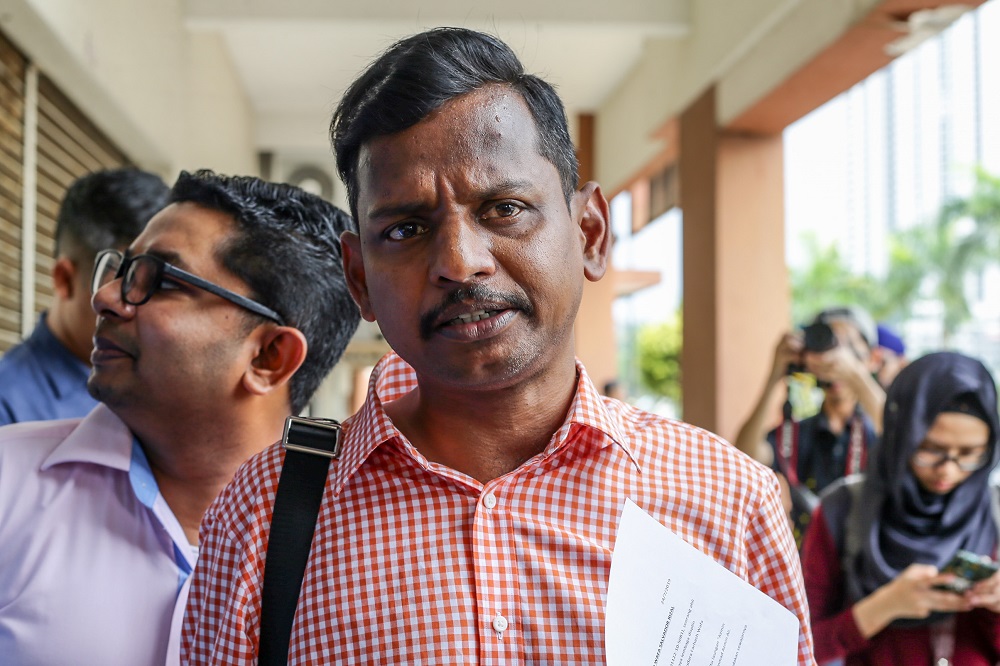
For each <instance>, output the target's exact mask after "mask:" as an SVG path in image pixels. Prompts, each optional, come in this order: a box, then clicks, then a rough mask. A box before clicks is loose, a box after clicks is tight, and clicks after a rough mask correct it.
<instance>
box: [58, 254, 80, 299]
mask: <svg viewBox="0 0 1000 666" xmlns="http://www.w3.org/2000/svg"><path fill="white" fill-rule="evenodd" d="M77 271H78V268H77V265H76V264H75V263H74V262H73V260H72V259H70V258H69V257H65V256H64V257H59V258H58V259H56V263H55V264H53V265H52V287H53V289H54V290H55V292H56V296H57V297H58V298H59V300H62V301H68V300H70V299H71V298H73V294H74V292H75V290H76V288H77V284H76V274H77Z"/></svg>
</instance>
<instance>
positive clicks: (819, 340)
mask: <svg viewBox="0 0 1000 666" xmlns="http://www.w3.org/2000/svg"><path fill="white" fill-rule="evenodd" d="M802 337H803V348H804V349H805V350H806V351H809V352H825V351H830V350H831V349H833V348H834V347H836V346H837V335H836V334H835V333H834V332H833V329H832V328H830V325H829V324H826V323H823V322H821V321H818V322H815V323H813V324H809V325H808V326H806V327H805V328H803V329H802Z"/></svg>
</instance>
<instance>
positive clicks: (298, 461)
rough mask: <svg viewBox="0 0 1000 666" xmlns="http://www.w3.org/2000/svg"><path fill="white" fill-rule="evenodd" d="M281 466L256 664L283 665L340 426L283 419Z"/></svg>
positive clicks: (336, 451) (337, 449)
mask: <svg viewBox="0 0 1000 666" xmlns="http://www.w3.org/2000/svg"><path fill="white" fill-rule="evenodd" d="M281 444H282V446H284V447H285V462H284V464H283V465H282V467H281V476H280V477H279V479H278V490H277V492H276V494H275V498H274V509H273V512H272V514H271V530H270V536H269V537H268V541H267V558H266V559H265V561H264V584H263V589H262V591H261V602H260V645H259V646H258V650H257V663H258V664H259V665H260V666H279V665H280V666H284V664H286V663H287V662H288V643H289V641H290V640H291V636H292V622H293V621H294V620H295V608H296V607H297V606H298V603H299V590H300V589H301V587H302V576H303V575H304V574H305V571H306V563H307V562H308V561H309V550H310V548H311V547H312V539H313V532H314V531H315V529H316V518H317V516H318V515H319V506H320V503H321V502H322V500H323V488H324V487H325V486H326V477H327V473H328V472H329V470H330V461H331V460H336V459H337V458H339V457H340V424H339V423H338V422H337V421H333V420H331V419H307V418H302V417H299V416H289V417H288V418H287V419H286V420H285V434H284V436H283V437H282V438H281Z"/></svg>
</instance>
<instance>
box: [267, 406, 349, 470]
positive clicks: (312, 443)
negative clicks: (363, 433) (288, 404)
mask: <svg viewBox="0 0 1000 666" xmlns="http://www.w3.org/2000/svg"><path fill="white" fill-rule="evenodd" d="M340 432H341V426H340V422H339V421H335V420H334V419H314V418H306V417H304V416H289V417H288V418H286V419H285V432H284V434H283V435H282V436H281V445H282V446H284V447H285V448H286V449H287V450H289V451H298V452H299V453H308V454H311V455H314V456H323V457H324V458H332V459H334V460H338V459H339V458H340Z"/></svg>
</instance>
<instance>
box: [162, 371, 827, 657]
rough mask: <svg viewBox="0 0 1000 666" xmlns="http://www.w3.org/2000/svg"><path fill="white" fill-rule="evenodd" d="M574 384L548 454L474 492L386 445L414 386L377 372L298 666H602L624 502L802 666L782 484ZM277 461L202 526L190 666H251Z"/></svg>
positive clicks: (349, 441) (258, 470)
mask: <svg viewBox="0 0 1000 666" xmlns="http://www.w3.org/2000/svg"><path fill="white" fill-rule="evenodd" d="M577 369H578V378H579V379H578V386H577V391H576V395H575V398H574V400H573V402H572V405H571V407H570V411H569V413H568V415H567V418H566V420H565V422H564V423H563V425H562V427H561V428H560V429H559V430H558V431H556V432H555V434H553V436H552V439H551V441H550V442H549V444H548V446H547V447H546V449H545V450H544V451H543V452H542V453H540V454H539V455H537V456H535V457H534V458H532V459H530V460H528V461H526V462H525V463H524V464H522V465H521V466H520V467H519V468H518V469H516V470H514V471H513V472H510V473H509V474H506V475H504V476H502V477H500V478H498V479H494V480H492V481H490V482H489V483H487V484H485V485H484V484H482V483H480V482H479V481H477V480H475V479H473V478H471V477H468V476H466V475H464V474H461V473H459V472H456V471H455V470H452V469H450V468H448V467H445V466H443V465H440V464H436V463H432V462H429V461H428V460H427V459H426V458H425V457H424V456H423V455H421V454H420V453H419V452H418V451H417V450H416V449H415V448H414V447H413V446H412V445H411V444H410V443H409V442H408V441H407V440H406V438H405V437H404V436H403V435H402V434H401V433H400V432H399V431H398V430H396V428H395V427H394V426H393V424H392V422H391V421H390V419H389V418H388V417H387V416H386V414H385V412H384V411H383V408H382V405H383V404H384V403H386V402H389V401H391V400H394V399H396V398H399V397H400V396H402V395H404V394H405V393H406V392H408V391H410V390H411V389H413V388H415V386H416V376H415V374H414V373H413V371H412V369H410V368H409V366H407V365H406V364H405V363H404V362H403V361H402V360H401V359H400V358H399V357H398V356H395V355H394V354H390V355H389V356H387V357H385V358H384V359H383V360H382V361H381V362H380V363H379V365H378V366H377V367H376V369H375V372H374V374H373V375H372V380H371V384H370V387H369V395H368V398H367V401H366V403H365V405H364V407H363V408H362V409H361V410H360V411H359V412H358V413H357V414H356V415H355V416H353V417H351V418H350V419H348V420H347V421H346V422H345V423H344V432H343V437H344V440H343V442H344V444H343V453H342V455H341V458H340V459H339V460H336V461H334V462H333V463H332V466H331V469H330V474H329V477H328V479H327V484H326V489H325V494H324V498H323V504H322V506H321V508H320V512H319V518H318V523H317V528H316V535H315V537H314V539H313V548H312V552H311V555H310V560H309V564H308V566H307V568H306V572H305V577H304V580H303V585H302V590H301V595H300V597H299V606H298V611H297V615H296V619H295V624H294V626H293V628H292V637H291V648H290V652H289V664H335V663H336V664H376V663H383V664H488V665H494V664H603V663H604V606H605V599H606V593H607V584H608V574H609V571H610V567H611V554H612V549H613V548H614V543H615V535H616V529H617V524H618V517H619V514H620V511H621V507H622V503H623V501H624V500H625V499H626V498H631V499H632V500H633V501H635V502H636V503H637V504H638V505H639V506H640V507H642V508H643V509H645V510H646V511H647V512H649V513H650V514H652V515H653V516H654V517H655V518H657V519H658V520H660V521H661V522H662V523H663V524H664V525H666V526H667V527H668V528H670V529H671V530H673V531H674V532H675V533H676V534H677V535H679V536H680V537H681V538H683V539H684V540H685V541H687V542H688V543H690V544H691V545H693V546H695V547H696V548H698V549H700V550H701V551H703V552H705V553H707V554H708V555H710V556H711V557H713V558H714V559H715V560H716V561H718V562H719V563H720V564H722V565H723V566H725V567H726V568H728V569H729V570H730V571H732V572H733V573H735V574H736V575H738V576H740V577H741V578H743V579H744V580H747V581H748V582H749V583H751V584H752V585H754V586H755V587H757V588H759V589H760V590H762V591H763V592H765V593H766V594H768V595H770V596H771V597H773V598H774V599H775V600H777V601H778V602H779V603H781V604H782V605H784V606H785V607H787V608H788V609H790V610H791V611H792V612H793V613H794V614H795V615H796V616H797V617H798V619H799V623H800V632H799V664H812V663H813V660H812V638H811V636H810V634H809V631H808V624H809V620H808V611H807V607H806V603H805V595H804V593H803V587H802V576H801V571H800V568H799V563H798V556H797V554H796V551H795V546H794V544H793V542H792V537H791V532H790V530H789V528H788V525H787V521H786V519H785V518H784V516H783V514H782V510H781V506H780V503H779V499H778V486H777V482H776V480H775V477H774V475H773V474H772V473H771V472H770V471H769V470H767V469H766V468H764V467H762V466H761V465H758V464H757V463H755V462H753V461H751V460H750V458H748V457H747V456H744V455H743V454H742V453H740V452H738V451H737V450H736V449H735V448H733V447H731V446H729V445H728V444H726V443H725V442H723V441H722V440H720V439H718V438H717V437H715V436H714V435H711V434H709V433H707V432H705V431H703V430H699V429H697V428H693V427H691V426H688V425H685V424H682V423H679V422H676V421H671V420H667V419H664V418H661V417H658V416H654V415H652V414H648V413H646V412H642V411H640V410H637V409H635V408H632V407H629V406H627V405H625V404H623V403H621V402H618V401H615V400H611V399H608V398H602V397H601V396H600V395H599V394H598V393H597V391H596V389H595V388H594V386H593V384H592V383H591V381H590V379H589V378H588V377H587V374H586V372H585V371H584V369H583V366H582V365H580V364H579V363H578V364H577ZM282 459H283V453H282V449H281V448H280V446H277V445H276V446H274V447H271V448H270V449H268V450H266V451H264V452H263V453H262V454H260V455H258V456H256V457H255V458H253V459H251V460H250V461H249V462H248V463H247V464H245V465H244V466H243V467H242V468H241V470H240V471H239V472H238V473H237V475H236V477H235V479H234V481H233V483H231V484H230V485H229V487H228V488H227V489H226V490H225V491H224V492H223V493H222V495H220V496H219V498H218V499H217V500H216V502H215V503H214V504H213V505H212V507H211V508H210V509H209V511H208V513H207V514H206V516H205V519H204V521H203V523H202V526H201V555H200V558H199V561H198V566H197V568H196V570H195V573H194V577H193V582H192V588H191V596H190V598H189V602H188V609H187V614H186V617H185V622H184V631H183V638H182V646H181V651H182V662H183V663H187V664H250V663H255V658H256V649H257V641H258V632H259V624H258V620H259V612H260V584H261V580H262V572H263V564H264V563H263V560H264V556H265V552H266V549H267V534H268V527H269V524H270V519H271V509H272V504H273V501H274V494H275V490H276V488H277V484H278V477H279V473H280V470H281V463H282ZM665 566H669V563H665Z"/></svg>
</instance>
